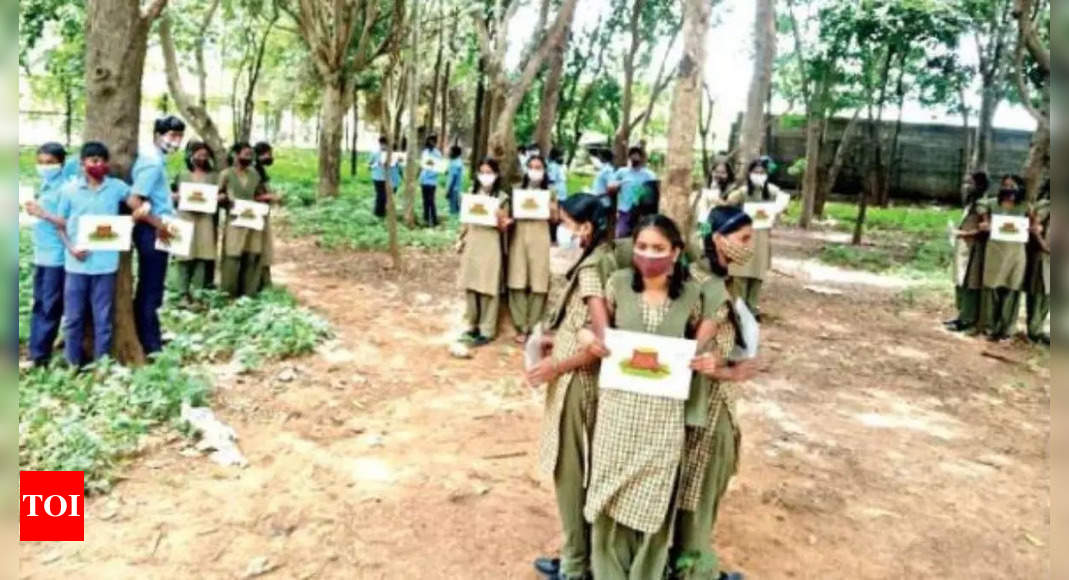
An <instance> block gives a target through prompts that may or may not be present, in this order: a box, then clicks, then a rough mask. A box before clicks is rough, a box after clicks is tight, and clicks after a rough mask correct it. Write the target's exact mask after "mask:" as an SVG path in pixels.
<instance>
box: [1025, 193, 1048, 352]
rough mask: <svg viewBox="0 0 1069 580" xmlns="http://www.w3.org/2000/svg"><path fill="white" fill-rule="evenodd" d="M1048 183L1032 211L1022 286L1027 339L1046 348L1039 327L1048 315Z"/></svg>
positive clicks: (1046, 336)
mask: <svg viewBox="0 0 1069 580" xmlns="http://www.w3.org/2000/svg"><path fill="white" fill-rule="evenodd" d="M1050 205H1051V204H1050V182H1049V181H1048V182H1046V183H1045V184H1043V190H1042V191H1041V192H1040V194H1039V200H1038V201H1036V203H1035V207H1033V208H1032V243H1031V244H1029V256H1028V281H1027V282H1026V285H1025V291H1026V293H1027V294H1026V296H1025V313H1026V314H1027V318H1028V339H1029V340H1031V341H1032V342H1043V343H1046V344H1047V345H1048V346H1049V345H1050V335H1049V334H1044V333H1043V326H1044V324H1045V323H1046V321H1047V317H1048V316H1049V315H1050Z"/></svg>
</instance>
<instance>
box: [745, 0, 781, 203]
mask: <svg viewBox="0 0 1069 580" xmlns="http://www.w3.org/2000/svg"><path fill="white" fill-rule="evenodd" d="M775 60H776V1H775V0H756V13H755V15H754V67H753V77H752V78H751V79H750V89H749V91H748V92H747V96H746V113H745V115H744V116H743V118H742V128H741V130H740V132H739V149H738V160H737V165H738V167H739V170H738V179H739V183H743V182H744V181H745V180H746V171H745V170H746V165H747V164H748V163H750V161H753V160H754V159H756V158H757V157H758V156H760V155H761V144H762V142H763V141H764V131H765V101H766V99H767V98H768V94H769V91H770V90H771V87H772V65H773V64H774V61H775Z"/></svg>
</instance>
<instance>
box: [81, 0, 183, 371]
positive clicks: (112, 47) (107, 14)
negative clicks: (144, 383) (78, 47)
mask: <svg viewBox="0 0 1069 580" xmlns="http://www.w3.org/2000/svg"><path fill="white" fill-rule="evenodd" d="M166 5H167V0H154V1H153V2H152V3H151V4H149V5H148V6H146V7H145V8H144V9H142V8H141V3H140V2H139V1H138V0H89V2H88V3H87V4H86V19H85V21H86V28H85V51H86V52H85V70H86V79H85V88H86V107H87V110H90V111H93V114H92V115H88V116H87V117H86V120H85V131H84V133H83V137H84V139H85V140H86V141H89V140H94V141H102V142H104V143H107V144H108V148H109V149H110V150H111V167H112V171H113V173H114V174H115V175H117V176H119V177H122V178H124V179H127V180H129V176H130V168H131V167H132V166H133V162H134V157H135V156H136V154H137V144H138V141H137V140H138V132H139V131H138V130H139V128H140V121H141V77H142V74H143V73H144V69H145V52H146V51H147V48H148V35H149V31H150V30H151V28H152V24H153V23H154V22H155V21H156V19H157V18H158V17H159V15H160V13H161V12H162V11H163V9H164V7H165V6H166ZM133 298H134V297H133V266H132V263H131V258H130V252H123V253H122V255H121V257H120V259H119V273H118V277H117V281H116V295H115V326H114V337H115V338H114V346H113V352H114V355H115V358H116V359H118V360H119V361H120V362H122V363H125V364H141V363H143V362H144V360H145V353H144V350H142V348H141V343H140V341H139V340H138V338H137V329H136V327H135V326H134V311H133V304H134V300H133Z"/></svg>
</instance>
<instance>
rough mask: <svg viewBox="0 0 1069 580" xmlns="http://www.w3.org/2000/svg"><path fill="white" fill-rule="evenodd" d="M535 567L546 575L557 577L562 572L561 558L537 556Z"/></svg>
mask: <svg viewBox="0 0 1069 580" xmlns="http://www.w3.org/2000/svg"><path fill="white" fill-rule="evenodd" d="M534 568H535V570H538V572H539V573H540V574H542V575H544V576H548V577H550V578H555V577H556V576H557V575H558V574H560V558H536V559H535V561H534Z"/></svg>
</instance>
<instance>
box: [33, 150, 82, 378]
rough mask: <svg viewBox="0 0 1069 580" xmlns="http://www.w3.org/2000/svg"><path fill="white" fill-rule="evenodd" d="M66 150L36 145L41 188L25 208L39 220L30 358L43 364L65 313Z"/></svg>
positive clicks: (38, 363) (37, 363)
mask: <svg viewBox="0 0 1069 580" xmlns="http://www.w3.org/2000/svg"><path fill="white" fill-rule="evenodd" d="M66 159H67V150H66V149H64V148H63V146H62V145H60V144H59V143H45V144H44V145H41V147H39V148H38V149H37V175H39V176H40V177H41V188H40V191H39V192H38V195H37V200H36V201H31V202H29V203H27V204H26V212H27V213H29V214H30V215H32V216H35V217H37V218H38V219H39V221H38V222H37V223H36V224H34V226H33V265H34V268H33V313H32V315H31V317H30V360H31V361H33V364H34V365H35V366H44V365H47V364H48V361H49V360H50V359H51V358H52V346H53V345H54V344H55V342H56V336H58V335H59V322H60V319H61V318H62V317H63V279H64V277H65V275H66V274H65V272H64V270H63V259H64V254H65V252H66V248H65V247H64V245H63V239H62V238H61V237H60V230H61V229H62V228H64V227H66V225H67V224H66V221H65V220H64V219H63V218H61V217H60V216H59V215H58V214H59V202H60V196H61V195H62V187H63V184H64V183H65V182H66V181H67V180H68V179H73V177H68V174H67V172H66V171H65V170H64V165H63V163H64V161H66Z"/></svg>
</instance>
